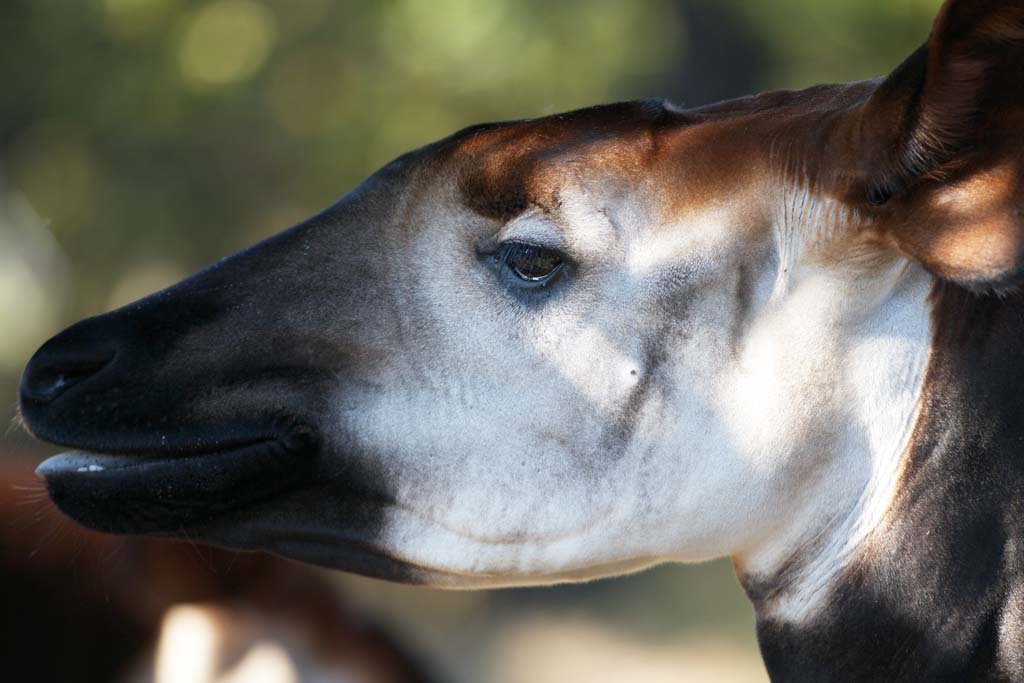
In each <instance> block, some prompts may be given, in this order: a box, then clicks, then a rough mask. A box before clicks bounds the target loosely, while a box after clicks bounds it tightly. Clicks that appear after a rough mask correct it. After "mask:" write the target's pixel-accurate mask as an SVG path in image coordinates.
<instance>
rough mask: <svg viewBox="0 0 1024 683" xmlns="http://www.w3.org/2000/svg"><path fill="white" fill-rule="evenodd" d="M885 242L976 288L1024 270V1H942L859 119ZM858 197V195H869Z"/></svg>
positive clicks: (994, 285)
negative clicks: (920, 41) (928, 28)
mask: <svg viewBox="0 0 1024 683" xmlns="http://www.w3.org/2000/svg"><path fill="white" fill-rule="evenodd" d="M858 114H859V116H860V120H859V134H858V135H857V136H856V138H855V139H857V140H859V143H858V144H859V146H860V148H861V149H860V150H859V152H858V153H857V156H859V157H860V158H861V159H862V163H863V166H862V168H861V172H860V173H859V174H858V175H859V176H860V177H861V178H862V179H863V184H862V185H861V189H862V191H864V192H865V193H866V194H867V199H868V201H869V202H870V203H871V204H872V205H874V206H876V207H879V208H878V209H876V211H877V213H878V221H877V222H876V225H877V230H878V232H879V235H880V237H881V238H882V239H883V240H884V241H886V242H887V243H889V244H891V245H892V246H894V247H895V248H896V249H897V250H899V251H901V252H903V253H904V254H906V255H908V256H910V257H912V258H915V259H917V260H918V261H920V262H921V263H923V264H924V265H925V267H927V268H928V269H929V270H931V271H932V272H933V273H934V274H936V275H938V276H940V277H944V278H947V279H950V280H954V281H957V282H960V283H961V284H964V285H967V286H972V287H977V288H980V289H999V288H1003V287H1006V286H1009V285H1011V284H1013V280H1014V279H1015V277H1016V276H1017V275H1018V274H1019V273H1020V272H1021V271H1022V270H1024V0H947V2H946V3H945V4H944V5H943V7H942V9H941V10H940V12H939V15H938V17H937V18H936V20H935V25H934V27H933V28H932V33H931V36H930V37H929V39H928V43H927V44H926V45H924V46H922V47H921V48H920V49H919V50H918V51H917V52H915V53H914V54H913V55H911V56H910V57H909V58H908V59H907V60H906V61H905V62H904V63H903V64H901V65H900V66H899V68H897V69H896V70H895V71H894V72H893V73H892V74H891V75H890V76H889V77H888V78H887V79H886V80H884V81H883V82H882V83H881V85H879V87H878V88H877V90H876V91H875V92H874V94H873V95H872V96H871V98H870V99H869V100H868V101H867V103H866V104H865V105H864V107H863V108H862V109H861V110H860V112H858ZM862 196H863V195H862Z"/></svg>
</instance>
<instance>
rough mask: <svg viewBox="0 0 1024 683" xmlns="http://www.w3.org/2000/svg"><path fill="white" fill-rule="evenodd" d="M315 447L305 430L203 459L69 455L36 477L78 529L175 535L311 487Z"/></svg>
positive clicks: (231, 445) (176, 454)
mask: <svg viewBox="0 0 1024 683" xmlns="http://www.w3.org/2000/svg"><path fill="white" fill-rule="evenodd" d="M317 450H318V449H317V447H316V439H315V438H314V436H313V434H312V432H311V431H310V430H307V429H299V430H296V429H290V430H288V432H287V433H283V434H281V435H269V436H268V435H262V436H257V437H251V438H241V439H239V438H234V439H231V440H226V441H224V442H222V443H221V444H218V445H215V446H211V447H208V448H204V449H203V450H198V451H181V450H172V449H167V448H159V447H158V448H154V449H152V450H140V449H132V452H130V453H124V452H117V451H113V450H112V451H103V452H95V451H85V450H72V451H68V452H65V453H62V454H60V455H55V456H53V457H51V458H49V459H47V460H45V461H44V462H43V463H42V464H41V465H39V468H38V469H37V470H36V473H37V474H38V475H39V476H40V477H41V478H42V479H43V480H44V481H45V483H46V488H47V491H48V492H49V494H50V498H51V499H53V501H54V502H55V503H56V504H57V507H59V508H60V509H61V510H62V511H63V512H64V513H65V514H67V515H68V516H69V517H71V518H72V519H74V520H76V521H77V522H79V523H81V524H83V525H85V526H87V527H91V528H93V529H97V530H99V531H108V532H114V533H173V532H179V531H182V530H184V529H187V528H190V527H194V526H197V525H203V524H208V523H210V522H211V521H213V520H214V519H216V518H217V517H219V516H220V515H221V514H223V513H225V512H228V511H232V510H236V509H240V508H244V507H247V506H249V505H253V504H256V503H258V502H260V501H261V500H264V499H266V498H269V497H272V496H273V495H275V494H278V493H280V492H282V491H284V490H288V489H293V488H296V487H298V486H301V485H302V484H303V483H304V482H306V481H309V480H310V479H311V478H312V476H313V473H314V469H315V464H314V463H315V460H316V458H315V454H316V452H317Z"/></svg>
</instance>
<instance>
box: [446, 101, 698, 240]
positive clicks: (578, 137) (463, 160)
mask: <svg viewBox="0 0 1024 683" xmlns="http://www.w3.org/2000/svg"><path fill="white" fill-rule="evenodd" d="M688 122H689V119H688V117H686V116H685V115H683V114H681V113H679V112H676V111H673V110H671V109H669V108H668V107H666V105H664V103H662V102H660V101H658V102H654V101H644V102H628V103H621V104H613V105H606V106H600V107H592V108H589V109H582V110H579V111H575V112H569V113H567V114H559V115H555V116H549V117H546V118H542V119H535V120H530V121H522V122H511V123H504V124H493V125H488V126H479V127H474V128H470V129H467V130H465V131H462V132H460V133H457V134H456V135H455V136H453V137H452V138H450V139H449V140H448V141H446V142H447V143H448V144H447V145H446V148H447V149H446V150H445V151H446V152H447V154H446V155H445V157H446V159H447V160H449V161H451V162H454V163H455V164H457V166H458V169H459V170H458V173H457V175H458V179H459V190H460V194H461V197H462V199H463V201H464V203H465V204H466V205H467V206H468V207H469V208H471V209H472V210H473V211H475V212H477V213H479V214H481V215H484V216H487V217H489V218H494V219H496V220H502V221H507V220H509V219H511V218H513V217H514V216H516V215H517V214H519V213H521V212H522V211H524V210H525V209H526V208H528V207H531V206H536V207H540V208H544V209H554V208H555V207H557V205H558V201H559V200H558V190H559V188H560V187H561V186H562V185H563V184H564V183H565V182H566V181H567V180H569V179H572V178H577V179H580V178H581V177H582V176H584V175H585V176H588V177H593V176H595V175H599V174H600V175H604V176H605V177H623V178H624V177H630V178H633V179H635V180H636V181H637V182H639V180H640V179H641V178H644V177H646V176H648V175H649V173H650V170H651V166H652V164H653V162H654V159H655V158H656V157H657V152H658V132H659V131H662V130H665V129H670V128H676V127H679V126H685V125H686V124H687V123H688Z"/></svg>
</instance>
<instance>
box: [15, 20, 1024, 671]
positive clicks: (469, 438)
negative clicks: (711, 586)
mask: <svg viewBox="0 0 1024 683" xmlns="http://www.w3.org/2000/svg"><path fill="white" fill-rule="evenodd" d="M1022 65H1024V2H1021V1H1020V0H948V2H946V4H945V5H944V6H943V7H942V9H941V11H940V13H939V15H938V18H937V19H936V22H935V25H934V27H933V30H932V32H931V35H930V37H929V39H928V41H927V43H926V44H925V45H924V46H923V47H921V48H920V49H919V50H917V51H916V52H914V53H913V54H912V55H911V56H910V57H909V58H908V59H907V60H906V61H905V62H903V64H901V65H900V66H899V67H898V68H897V69H896V70H895V71H894V72H893V73H892V74H891V75H889V76H888V77H885V78H883V79H878V80H871V81H865V82H858V83H850V84H844V85H823V86H817V87H812V88H809V89H806V90H801V91H795V92H772V93H767V94H762V95H759V96H755V97H748V98H743V99H739V100H735V101H730V102H725V103H721V104H716V105H711V106H706V107H701V108H696V109H690V110H681V109H678V108H676V107H674V106H672V105H669V104H667V103H664V102H661V101H641V102H631V103H621V104H612V105H606V106H598V107H593V108H589V109H584V110H580V111H574V112H570V113H566V114H560V115H556V116H550V117H546V118H540V119H535V120H527V121H519V122H512V123H499V124H490V125H482V126H476V127H472V128H469V129H466V130H463V131H462V132H459V133H456V134H455V135H453V136H452V137H449V138H447V139H444V140H442V141H440V142H437V143H435V144H431V145H428V146H426V147H424V148H422V149H419V150H417V151H414V152H411V153H409V154H406V155H404V156H402V157H400V158H398V159H397V160H395V161H393V162H391V163H389V164H387V165H386V166H385V167H384V168H382V169H381V170H379V171H378V172H376V173H375V174H374V175H372V176H371V177H370V178H369V179H368V180H367V181H365V182H364V183H363V184H362V185H360V186H359V187H358V188H356V189H355V190H353V191H352V192H351V193H349V194H348V195H347V196H345V197H344V198H342V199H341V200H340V201H339V202H338V203H337V204H335V205H334V206H332V207H330V208H329V209H327V210H325V211H324V212H323V213H321V214H319V215H317V216H314V217H313V218H311V219H309V220H308V221H306V222H304V223H302V224H300V225H298V226H296V227H294V228H292V229H290V230H288V231H286V232H284V233H282V234H280V235H277V236H276V237H273V238H271V239H269V240H267V241H265V242H262V243H261V244H259V245H257V246H255V247H252V248H250V249H247V250H245V251H242V252H240V253H239V254H237V255H235V256H232V257H230V258H227V259H224V260H222V261H220V262H218V263H216V264H215V265H213V266H211V267H209V268H207V269H206V270H203V271H201V272H199V273H197V274H196V275H194V276H192V277H190V278H188V279H186V280H184V281H183V282H181V283H179V284H177V285H175V286H173V287H170V288H169V289H166V290H164V291H162V292H159V293H156V294H153V295H152V296H149V297H147V298H145V299H142V300H141V301H139V302H137V303H134V304H131V305H129V306H127V307H125V308H122V309H120V310H117V311H114V312H111V313H107V314H105V315H101V316H98V317H95V318H90V319H87V320H85V321H82V322H80V323H78V324H76V325H74V326H72V327H70V328H69V329H67V330H65V331H64V332H62V333H61V334H59V335H57V336H56V337H54V338H53V339H51V340H50V341H48V342H47V343H46V344H45V345H43V347H42V348H41V349H40V350H39V351H38V352H37V353H36V355H35V356H34V357H33V358H32V360H31V362H30V363H29V365H28V368H27V369H26V370H25V374H24V378H23V382H22V385H21V411H22V414H23V416H24V419H25V422H26V424H27V425H28V427H29V429H31V431H32V432H33V433H34V434H35V435H37V436H38V437H39V438H41V439H43V440H46V441H49V442H52V443H56V444H61V445H64V446H69V447H71V448H73V449H75V450H73V451H71V452H69V453H66V454H64V455H59V456H56V457H54V458H51V459H49V460H47V461H46V462H44V463H43V464H42V465H40V467H39V470H38V473H39V475H40V476H41V477H43V479H45V482H46V486H47V488H48V490H49V494H50V496H51V497H52V498H53V500H54V501H55V502H56V503H57V505H58V506H60V508H61V509H62V510H63V511H64V512H65V513H67V514H68V515H70V516H71V517H72V518H74V519H76V520H78V521H79V522H81V523H83V524H85V525H86V526H90V527H93V528H96V529H101V530H105V531H113V532H119V533H152V534H175V533H179V532H181V531H182V530H186V531H187V533H188V535H189V536H191V537H193V538H199V539H202V540H203V541H206V542H209V543H213V544H219V545H223V546H228V547H232V548H249V549H264V550H269V551H272V552H274V553H278V554H281V555H285V556H288V557H291V558H297V559H299V560H304V561H307V562H312V563H317V564H321V565H327V566H330V567H337V568H340V569H343V570H347V571H352V572H358V573H362V574H368V575H370V576H376V577H381V578H385V579H390V580H393V581H403V582H409V583H419V584H427V585H431V586H444V587H451V588H482V587H494V586H510V585H524V584H543V583H555V582H559V581H583V580H587V579H591V578H594V577H599V576H605V575H610V574H618V573H623V572H630V571H636V570H640V569H642V568H645V567H648V566H651V565H653V564H656V563H660V562H665V561H680V562H696V561H701V560H706V559H709V558H714V557H719V556H731V557H732V559H733V562H734V565H735V568H736V571H737V573H738V576H739V577H740V580H741V583H742V584H743V586H744V587H745V589H746V591H747V593H748V594H749V596H750V598H751V599H752V601H753V603H754V605H755V608H756V614H757V628H758V634H759V640H760V644H761V649H762V652H763V655H764V658H765V661H766V664H767V667H768V671H769V673H770V675H771V677H772V678H773V680H776V681H793V680H800V681H811V680H828V681H839V680H861V681H863V680H871V681H879V680H884V681H910V680H914V681H916V680H949V681H963V680H1009V679H1013V680H1024V454H1022V453H1021V452H1020V451H1021V449H1022V448H1024V422H1022V421H1021V415H1022V414H1024V413H1022V411H1024V392H1022V391H1021V387H1022V386H1024V358H1022V357H1021V353H1020V351H1021V339H1022V338H1024V337H1022V335H1024V295H1021V294H1020V293H1019V291H1018V289H1017V285H1018V283H1019V281H1020V279H1021V273H1022V264H1024V135H1022V134H1021V130H1022V129H1024V68H1022Z"/></svg>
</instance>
